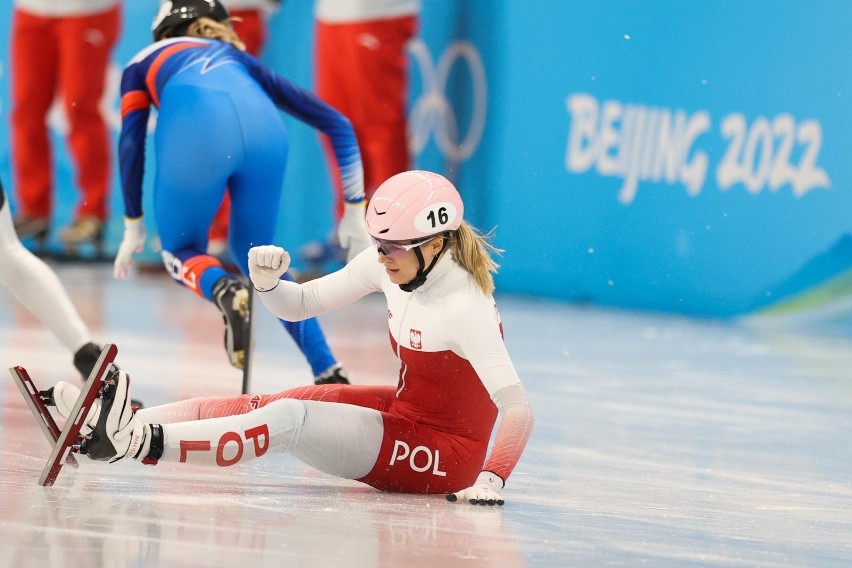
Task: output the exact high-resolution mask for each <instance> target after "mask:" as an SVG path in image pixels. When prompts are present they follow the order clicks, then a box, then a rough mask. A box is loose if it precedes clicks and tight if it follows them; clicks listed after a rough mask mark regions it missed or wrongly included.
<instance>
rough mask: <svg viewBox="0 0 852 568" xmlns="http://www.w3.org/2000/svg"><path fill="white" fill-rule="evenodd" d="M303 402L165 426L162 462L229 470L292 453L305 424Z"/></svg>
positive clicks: (288, 401)
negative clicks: (239, 465) (245, 463)
mask: <svg viewBox="0 0 852 568" xmlns="http://www.w3.org/2000/svg"><path fill="white" fill-rule="evenodd" d="M305 416H306V411H305V404H304V402H302V401H301V400H294V399H281V400H277V401H275V402H273V403H271V404H268V405H266V406H264V407H262V408H259V409H257V410H254V411H252V412H249V413H247V414H238V415H234V416H224V417H222V418H210V419H207V420H196V421H193V422H179V423H175V424H164V425H163V456H162V458H161V461H171V462H184V463H194V464H203V465H215V466H219V467H229V466H232V465H236V464H238V463H244V462H247V461H250V460H252V459H255V458H259V457H262V456H264V455H265V454H267V453H269V452H272V453H282V452H288V451H290V450H291V449H292V448H293V447H294V446H295V445H296V444H298V442H299V437H300V434H301V431H302V426H303V425H304V423H305Z"/></svg>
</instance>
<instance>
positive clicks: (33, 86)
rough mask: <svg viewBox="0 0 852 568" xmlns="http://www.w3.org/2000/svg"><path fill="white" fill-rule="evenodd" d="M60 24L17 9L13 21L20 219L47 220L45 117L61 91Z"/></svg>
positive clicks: (48, 168) (48, 180) (49, 169)
mask: <svg viewBox="0 0 852 568" xmlns="http://www.w3.org/2000/svg"><path fill="white" fill-rule="evenodd" d="M57 33H58V31H57V26H56V23H55V20H53V19H51V18H41V17H38V16H34V15H32V14H29V13H27V12H24V11H22V10H15V12H14V16H13V20H12V61H11V66H12V73H11V75H12V77H11V79H12V120H11V122H12V171H13V172H14V176H15V182H14V184H13V185H14V190H15V194H16V196H17V198H18V206H19V208H20V209H19V211H18V214H19V215H31V216H34V217H48V216H50V210H51V205H52V198H53V195H52V192H51V188H52V185H53V184H52V171H53V167H52V154H51V150H50V143H49V139H48V133H47V126H46V125H45V115H46V114H47V111H48V109H49V108H50V105H51V104H52V103H53V98H54V95H55V93H56V90H57V69H58V58H59V56H58V52H57V50H58V46H57V41H56V35H57Z"/></svg>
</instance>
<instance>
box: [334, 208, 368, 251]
mask: <svg viewBox="0 0 852 568" xmlns="http://www.w3.org/2000/svg"><path fill="white" fill-rule="evenodd" d="M366 203H367V202H366V201H361V202H360V203H346V204H344V205H343V217H342V218H341V219H340V224H339V225H338V226H337V240H338V241H339V242H340V246H341V247H343V248H345V249H346V262H351V261H352V259H353V258H355V257H356V256H358V253H360V252H361V251H363V250H364V249H366V248H368V247H370V246H371V245H372V242H371V241H370V234H369V233H368V232H367V221H366V220H365V215H366V208H365V207H364V205H365V204H366Z"/></svg>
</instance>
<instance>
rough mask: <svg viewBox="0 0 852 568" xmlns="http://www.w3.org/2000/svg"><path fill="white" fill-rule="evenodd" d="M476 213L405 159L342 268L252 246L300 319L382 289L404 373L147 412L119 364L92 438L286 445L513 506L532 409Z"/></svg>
mask: <svg viewBox="0 0 852 568" xmlns="http://www.w3.org/2000/svg"><path fill="white" fill-rule="evenodd" d="M463 211H464V206H463V204H462V200H461V196H460V195H459V193H458V191H456V188H455V187H454V186H453V184H452V183H450V182H449V181H448V180H447V179H445V178H444V177H442V176H440V175H437V174H434V173H431V172H425V171H412V172H404V173H401V174H397V175H395V176H393V177H391V178H390V179H389V180H387V181H386V182H385V183H383V184H382V185H381V186H380V187H379V188H378V189H377V191H376V193H375V195H374V196H373V199H372V200H371V201H370V205H369V208H368V212H367V229H368V231H369V232H370V235H371V236H372V238H373V243H374V244H375V251H374V250H365V251H363V252H362V253H361V254H359V255H358V256H357V257H356V258H355V259H354V260H353V261H352V262H351V263H349V264H348V265H346V266H345V267H343V268H342V269H341V270H339V271H337V272H335V273H332V274H329V275H328V276H325V277H323V278H320V279H318V280H314V281H311V282H308V283H306V284H301V285H300V284H296V283H294V282H290V281H286V280H281V279H280V278H281V276H282V274H284V272H285V271H286V270H287V267H288V265H289V262H290V255H289V253H287V252H286V251H285V250H284V249H282V248H279V247H276V246H260V247H254V248H252V249H251V250H250V251H249V270H250V274H251V280H252V283H253V284H254V286H255V288H256V289H257V290H258V292H259V296H260V298H261V300H262V301H263V303H264V305H265V306H266V307H267V308H268V309H269V310H270V311H271V312H272V313H273V314H275V315H276V316H277V317H279V318H283V319H286V320H291V321H296V320H301V319H304V318H307V317H312V316H315V315H318V314H321V313H324V312H327V311H329V310H333V309H336V308H339V307H341V306H344V305H346V304H349V303H351V302H354V301H355V300H358V299H359V298H362V297H364V296H366V295H367V294H369V293H371V292H383V293H384V295H385V297H386V299H387V307H388V310H387V313H388V327H389V329H390V339H391V346H392V348H393V350H394V353H395V354H396V356H397V357H398V358H399V360H400V372H399V382H398V384H397V386H365V385H314V386H308V387H301V388H295V389H291V390H287V391H283V392H280V393H277V394H272V395H251V394H247V395H243V396H238V397H232V398H220V397H215V398H214V397H206V398H195V399H190V400H185V401H181V402H176V403H172V404H167V405H163V406H157V407H151V408H146V409H142V410H139V411H137V412H136V413H135V414H132V413H131V412H130V409H129V406H128V405H129V403H128V398H129V393H128V387H129V378H128V376H127V374H126V373H125V372H124V371H119V370H113V371H112V372H111V373H110V377H109V381H108V384H109V383H112V385H113V386H110V387H109V388H105V389H104V393H103V395H102V399H100V400H99V401H98V402H99V404H98V406H97V407H95V408H93V409H92V411H91V412H90V415H89V416H88V417H87V420H86V428H87V430H88V431H90V432H91V437H90V438H89V439H88V440H86V442H84V444H83V446H84V451H85V452H86V453H87V455H88V456H89V457H90V458H92V459H97V460H109V461H110V462H115V461H118V460H121V459H125V458H131V459H136V460H138V461H142V462H144V463H149V464H154V463H157V462H160V461H169V462H186V463H194V464H207V465H210V466H214V467H228V466H231V465H234V464H237V463H242V462H245V461H247V460H249V459H253V458H255V457H261V456H263V455H265V454H266V453H267V452H270V453H271V452H287V453H290V454H293V455H294V456H296V457H298V458H299V459H301V460H303V461H304V462H305V463H307V464H309V465H311V466H313V467H315V468H317V469H319V470H321V471H324V472H326V473H329V474H332V475H336V476H339V477H343V478H348V479H355V480H358V481H361V482H363V483H366V484H368V485H370V486H372V487H375V488H377V489H380V490H383V491H394V492H405V493H447V494H448V495H447V498H448V499H449V500H450V501H456V500H463V501H468V502H470V503H472V504H482V505H485V504H488V505H494V504H498V505H502V504H503V499H502V497H501V491H502V489H503V486H504V484H505V481H506V479H507V478H508V477H509V474H510V473H511V472H512V470H513V469H514V467H515V465H516V464H517V462H518V460H519V459H520V457H521V454H522V452H523V450H524V447H525V446H526V443H527V440H528V438H529V436H530V433H531V432H532V428H533V413H532V410H531V408H530V405H529V403H528V401H527V395H526V392H525V390H524V387H523V385H522V384H521V381H520V379H519V378H518V374H517V372H516V371H515V367H514V365H513V364H512V360H511V359H510V357H509V354H508V352H507V350H506V347H505V344H504V342H503V337H502V325H501V322H500V316H499V313H498V311H497V308H496V305H495V302H494V298H493V296H492V292H493V289H494V284H493V279H492V274H491V273H492V272H495V271H496V269H497V265H496V264H495V263H494V261H493V260H492V258H491V256H490V254H489V250H495V249H493V248H492V247H491V246H490V245H489V244H488V243H487V242H486V241H485V239H484V237H482V236H481V235H480V234H479V233H477V232H476V231H475V230H474V229H473V228H472V227H471V226H470V225H468V224H467V223H466V222H464V221H463V220H462V217H463ZM377 254H378V262H376V255H377ZM56 390H57V392H58V393H61V396H58V397H57V399H60V400H65V401H67V402H65V403H64V404H58V405H57V406H58V408H59V410H60V412H64V413H65V414H66V415H67V412H68V410H67V409H68V408H70V404H71V403H73V401H74V400H75V399H76V397H77V394H78V392H79V391H78V390H77V389H76V387H73V386H71V385H67V384H64V383H60V384H58V385H57V386H56ZM498 418H500V422H499V427H498V428H497V431H496V437H495V439H494V444H493V448H492V451H491V454H490V455H487V451H488V443H489V439H490V437H491V435H492V432H493V430H494V427H495V424H497V419H498ZM486 458H487V459H486Z"/></svg>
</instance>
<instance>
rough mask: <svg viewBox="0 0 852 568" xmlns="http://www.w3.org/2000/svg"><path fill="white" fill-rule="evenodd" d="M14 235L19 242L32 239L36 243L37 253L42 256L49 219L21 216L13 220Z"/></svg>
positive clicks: (45, 244) (48, 229) (45, 245)
mask: <svg viewBox="0 0 852 568" xmlns="http://www.w3.org/2000/svg"><path fill="white" fill-rule="evenodd" d="M14 226H15V233H17V235H18V238H19V239H21V240H24V239H29V238H34V239H35V240H36V242H37V243H38V249H37V252H38V253H39V254H43V253H44V252H45V249H46V247H47V237H48V233H49V232H50V219H48V218H47V217H36V216H34V215H21V216H20V217H16V218H15V220H14Z"/></svg>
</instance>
